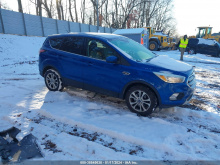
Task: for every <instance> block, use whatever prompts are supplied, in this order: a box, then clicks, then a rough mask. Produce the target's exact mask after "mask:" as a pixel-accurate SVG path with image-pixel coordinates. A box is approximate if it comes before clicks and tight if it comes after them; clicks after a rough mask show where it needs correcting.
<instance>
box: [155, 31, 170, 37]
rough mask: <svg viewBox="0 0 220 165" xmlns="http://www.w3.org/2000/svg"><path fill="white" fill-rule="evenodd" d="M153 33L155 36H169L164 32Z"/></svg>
mask: <svg viewBox="0 0 220 165" xmlns="http://www.w3.org/2000/svg"><path fill="white" fill-rule="evenodd" d="M153 35H155V36H165V37H168V35H167V34H163V33H162V32H155V33H153Z"/></svg>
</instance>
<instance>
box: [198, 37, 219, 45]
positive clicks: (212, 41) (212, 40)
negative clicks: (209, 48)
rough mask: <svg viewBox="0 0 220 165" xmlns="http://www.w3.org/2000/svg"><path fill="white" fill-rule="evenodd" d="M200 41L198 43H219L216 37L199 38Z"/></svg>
mask: <svg viewBox="0 0 220 165" xmlns="http://www.w3.org/2000/svg"><path fill="white" fill-rule="evenodd" d="M198 40H199V42H198V44H205V45H215V44H216V43H218V42H217V41H216V40H214V39H204V38H198Z"/></svg>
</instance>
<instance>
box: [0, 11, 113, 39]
mask: <svg viewBox="0 0 220 165" xmlns="http://www.w3.org/2000/svg"><path fill="white" fill-rule="evenodd" d="M115 30H116V29H112V28H107V27H99V31H100V32H101V33H112V32H114V31H115ZM97 31H98V30H97V26H94V25H88V24H81V23H76V22H70V21H62V20H57V19H52V18H46V17H40V16H36V15H30V14H23V13H19V12H14V11H9V10H5V9H1V8H0V33H5V34H19V35H28V36H48V35H51V34H60V33H69V32H97Z"/></svg>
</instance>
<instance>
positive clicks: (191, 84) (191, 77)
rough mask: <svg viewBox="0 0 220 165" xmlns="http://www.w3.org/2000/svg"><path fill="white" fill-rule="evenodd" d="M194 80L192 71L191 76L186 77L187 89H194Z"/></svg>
mask: <svg viewBox="0 0 220 165" xmlns="http://www.w3.org/2000/svg"><path fill="white" fill-rule="evenodd" d="M195 78H196V76H195V72H194V71H193V72H192V74H191V75H190V76H189V77H188V81H187V84H188V86H189V87H191V88H195V87H196V79H195Z"/></svg>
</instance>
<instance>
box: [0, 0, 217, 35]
mask: <svg viewBox="0 0 220 165" xmlns="http://www.w3.org/2000/svg"><path fill="white" fill-rule="evenodd" d="M0 1H2V2H4V3H7V4H8V6H9V7H10V8H11V9H12V10H14V11H17V10H18V9H17V8H18V7H17V0H0ZM22 2H23V7H24V8H26V9H27V6H28V0H22ZM29 3H30V2H29ZM173 4H174V8H173V9H174V11H173V14H174V15H173V16H174V18H175V19H176V22H177V32H178V34H179V35H181V36H182V35H184V34H187V35H188V36H192V35H196V33H197V31H196V29H197V27H199V26H211V27H213V29H212V33H218V32H220V21H219V20H220V11H219V7H220V0H173Z"/></svg>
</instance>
